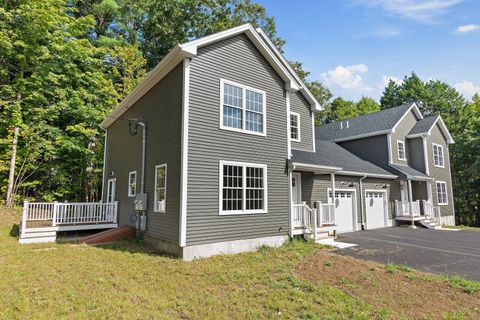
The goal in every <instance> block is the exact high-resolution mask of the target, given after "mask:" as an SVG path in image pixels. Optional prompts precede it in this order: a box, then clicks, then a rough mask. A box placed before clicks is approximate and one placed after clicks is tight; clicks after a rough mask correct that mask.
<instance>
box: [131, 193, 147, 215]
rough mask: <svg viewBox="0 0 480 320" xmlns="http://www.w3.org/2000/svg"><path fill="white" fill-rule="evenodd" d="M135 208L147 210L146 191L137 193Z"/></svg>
mask: <svg viewBox="0 0 480 320" xmlns="http://www.w3.org/2000/svg"><path fill="white" fill-rule="evenodd" d="M134 203H135V210H137V211H147V194H146V193H137V195H136V196H135V201H134Z"/></svg>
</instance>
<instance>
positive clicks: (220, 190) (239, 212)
mask: <svg viewBox="0 0 480 320" xmlns="http://www.w3.org/2000/svg"><path fill="white" fill-rule="evenodd" d="M224 165H232V166H242V167H243V171H242V174H243V177H242V179H243V183H242V185H243V186H244V187H243V204H242V208H243V210H228V211H226V210H223V209H222V200H223V166H224ZM245 167H254V168H262V169H263V185H264V187H263V194H264V197H263V198H264V199H263V204H264V206H263V207H264V209H263V210H245V208H246V206H245V204H246V190H247V188H246V186H247V184H246V180H247V173H246V170H245ZM218 182H219V183H218V212H219V215H221V216H225V215H249V214H264V213H267V212H268V184H267V165H265V164H258V163H247V162H237V161H223V160H220V161H219V166H218Z"/></svg>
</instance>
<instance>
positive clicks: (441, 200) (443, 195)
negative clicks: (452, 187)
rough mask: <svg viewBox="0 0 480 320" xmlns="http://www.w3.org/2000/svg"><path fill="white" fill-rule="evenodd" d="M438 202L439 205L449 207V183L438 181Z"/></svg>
mask: <svg viewBox="0 0 480 320" xmlns="http://www.w3.org/2000/svg"><path fill="white" fill-rule="evenodd" d="M437 202H438V204H439V205H443V206H445V205H447V204H448V197H447V183H446V182H445V181H437Z"/></svg>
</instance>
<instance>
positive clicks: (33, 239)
mask: <svg viewBox="0 0 480 320" xmlns="http://www.w3.org/2000/svg"><path fill="white" fill-rule="evenodd" d="M38 229H40V228H38ZM55 240H57V232H56V231H44V230H41V229H40V230H37V229H30V228H29V229H27V230H25V232H24V233H22V235H21V237H20V239H19V242H20V243H22V244H26V243H42V242H55Z"/></svg>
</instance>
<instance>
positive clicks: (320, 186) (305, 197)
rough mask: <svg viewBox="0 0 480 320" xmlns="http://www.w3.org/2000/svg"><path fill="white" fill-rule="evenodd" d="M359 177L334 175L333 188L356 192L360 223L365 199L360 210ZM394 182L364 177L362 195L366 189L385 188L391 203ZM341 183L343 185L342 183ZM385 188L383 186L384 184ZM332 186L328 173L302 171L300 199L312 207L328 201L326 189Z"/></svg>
mask: <svg viewBox="0 0 480 320" xmlns="http://www.w3.org/2000/svg"><path fill="white" fill-rule="evenodd" d="M359 181H360V177H354V176H340V175H336V176H335V188H336V189H346V190H352V191H355V192H356V199H355V201H356V205H357V223H359V224H360V223H362V214H361V213H362V212H363V213H365V210H366V209H365V201H363V210H360V208H361V205H362V202H361V201H362V200H360V184H359ZM395 183H398V182H395V181H393V180H387V179H374V178H366V179H363V180H362V189H363V197H365V192H366V190H379V191H380V190H387V197H388V201H389V204H391V201H392V199H391V196H390V193H391V192H392V191H393V192H396V189H395V186H394V185H395ZM342 184H343V185H342ZM351 184H353V185H354V186H353V187H347V186H345V185H351ZM385 185H386V186H387V188H386V189H385V188H383V187H384V186H385ZM329 188H332V182H331V177H330V175H325V174H324V175H314V174H313V173H311V172H302V201H305V202H307V204H308V205H309V206H311V207H314V205H315V202H316V201H321V202H324V203H327V202H328V199H327V190H328V189H329ZM388 214H389V219H393V214H394V212H393V210H391V205H389V208H388Z"/></svg>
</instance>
